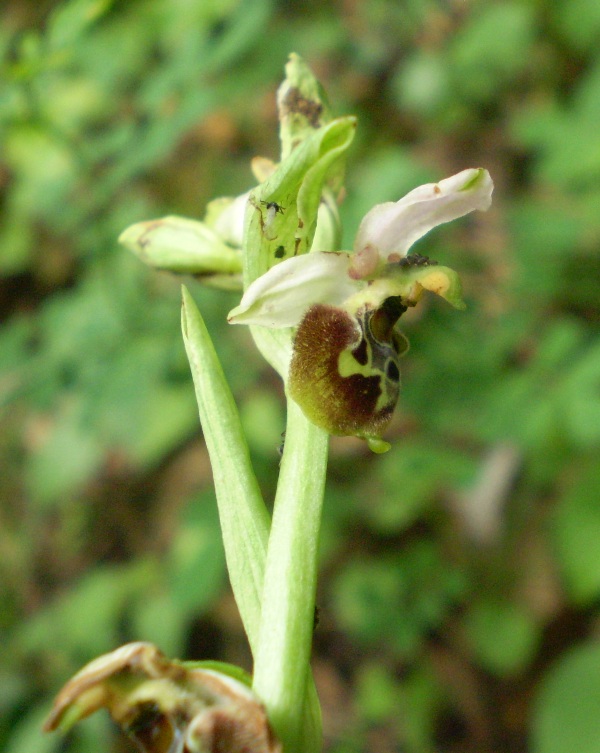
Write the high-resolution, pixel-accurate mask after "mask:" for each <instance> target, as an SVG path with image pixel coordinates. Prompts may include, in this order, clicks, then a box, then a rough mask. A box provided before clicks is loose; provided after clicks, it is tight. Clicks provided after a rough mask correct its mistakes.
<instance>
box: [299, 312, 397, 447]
mask: <svg viewBox="0 0 600 753" xmlns="http://www.w3.org/2000/svg"><path fill="white" fill-rule="evenodd" d="M388 309H389V311H388V310H387V309H386V307H384V306H382V307H381V308H380V309H378V310H369V309H365V310H363V311H360V312H357V314H356V316H355V317H353V316H350V314H349V313H348V312H346V311H344V310H343V309H340V308H337V307H335V306H328V305H326V304H317V305H315V306H312V307H311V308H310V309H309V310H308V312H307V314H306V316H305V317H304V319H303V320H302V322H301V323H300V326H299V327H298V331H297V333H296V339H295V341H294V351H293V356H292V362H291V365H290V373H289V389H290V395H291V397H292V398H293V399H294V400H295V401H296V402H297V403H298V404H299V405H300V407H301V408H302V410H303V411H304V413H305V414H306V415H307V416H308V418H309V419H310V420H311V421H313V423H315V424H317V425H318V426H321V427H322V428H324V429H325V430H327V431H328V432H329V433H331V434H338V435H356V436H364V437H379V436H380V435H381V433H382V432H383V431H384V429H385V428H386V426H387V425H388V423H389V422H390V420H391V417H392V414H393V411H394V407H395V405H396V402H397V400H398V394H399V384H400V370H399V365H398V358H399V356H400V355H401V349H404V348H403V345H404V344H403V341H402V339H401V338H400V337H399V336H397V333H395V332H394V330H393V325H394V324H395V322H396V320H397V319H398V317H399V315H400V314H401V313H402V312H403V311H404V310H405V309H404V307H402V306H399V307H394V306H392V305H390V306H389V307H388Z"/></svg>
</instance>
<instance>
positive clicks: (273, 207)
mask: <svg viewBox="0 0 600 753" xmlns="http://www.w3.org/2000/svg"><path fill="white" fill-rule="evenodd" d="M260 203H261V204H264V205H265V206H266V207H267V212H271V213H272V214H274V215H275V214H283V213H284V212H285V209H284V207H282V206H281V204H278V203H277V202H276V201H261V202H260Z"/></svg>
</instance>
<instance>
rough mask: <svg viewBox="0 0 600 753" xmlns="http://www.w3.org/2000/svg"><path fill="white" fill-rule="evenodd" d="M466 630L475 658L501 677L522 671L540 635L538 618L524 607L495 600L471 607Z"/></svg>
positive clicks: (486, 600)
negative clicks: (536, 619)
mask: <svg viewBox="0 0 600 753" xmlns="http://www.w3.org/2000/svg"><path fill="white" fill-rule="evenodd" d="M465 630H466V634H467V637H468V639H469V641H470V644H471V648H472V650H473V655H474V658H475V659H476V660H477V661H478V662H480V664H481V665H482V666H483V667H484V668H485V669H487V670H488V671H490V672H492V673H493V674H496V675H499V676H500V677H506V676H510V675H514V674H517V673H519V672H522V671H523V670H524V669H525V667H526V666H527V664H528V663H529V662H530V661H531V659H532V657H533V655H534V653H535V650H536V649H537V647H538V642H539V638H540V635H539V628H538V625H537V624H536V621H535V620H534V619H533V617H532V616H531V615H529V614H528V613H527V612H526V611H525V610H524V609H522V608H520V607H519V606H518V605H516V604H512V603H510V602H504V603H503V602H500V601H498V600H493V599H481V600H479V601H477V602H475V603H474V604H473V605H472V606H471V608H470V609H469V612H468V613H467V615H466V618H465Z"/></svg>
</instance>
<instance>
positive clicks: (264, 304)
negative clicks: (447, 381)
mask: <svg viewBox="0 0 600 753" xmlns="http://www.w3.org/2000/svg"><path fill="white" fill-rule="evenodd" d="M492 190H493V183H492V180H491V178H490V176H489V173H488V172H487V170H484V169H483V168H475V169H468V170H463V171H462V172H460V173H458V174H457V175H453V176H452V177H450V178H446V179H445V180H442V181H440V182H439V183H428V184H426V185H423V186H420V187H418V188H416V189H414V190H413V191H411V192H410V193H408V194H407V195H406V196H405V197H404V198H402V199H400V201H397V202H395V203H394V202H388V203H385V204H378V205H377V206H375V207H374V208H373V209H371V211H369V212H368V213H367V214H366V215H365V217H364V218H363V220H362V222H361V223H360V226H359V228H358V233H357V235H356V240H355V242H354V250H353V252H352V253H349V252H321V251H315V250H312V251H311V252H310V253H308V254H304V255H301V256H294V257H291V258H289V259H286V260H285V261H282V262H281V263H279V264H276V265H275V266H273V267H271V268H270V269H269V270H268V272H266V274H264V275H262V276H261V277H259V278H258V279H256V280H255V281H254V282H253V283H251V284H250V285H249V287H248V288H247V290H246V292H245V293H244V296H243V298H242V300H241V302H240V305H239V306H237V307H236V308H235V309H233V311H231V312H230V314H229V322H230V323H232V324H249V325H261V326H263V327H269V328H282V327H297V330H296V334H295V340H294V348H293V353H292V357H291V362H290V365H289V373H288V379H287V388H288V392H289V394H290V396H291V397H292V398H293V399H294V400H295V401H296V402H297V403H298V404H299V405H300V407H301V408H302V410H303V411H304V413H305V415H306V416H307V417H308V418H309V419H310V420H311V421H312V422H313V423H315V424H316V425H317V426H320V427H322V428H324V429H326V430H327V431H328V432H329V433H331V434H341V435H356V436H359V437H363V438H365V439H367V440H371V441H370V444H371V445H372V447H373V448H374V449H376V448H377V442H378V441H380V440H379V438H380V436H381V433H382V431H383V430H384V429H385V428H386V426H387V425H388V423H389V421H390V419H391V416H392V413H393V410H394V407H395V405H396V402H397V399H398V394H399V384H400V369H399V357H400V356H401V355H402V354H403V353H404V352H405V351H406V349H407V342H406V339H405V338H404V336H403V335H402V334H401V333H400V332H398V331H397V330H396V329H395V325H396V323H397V321H398V319H399V318H400V316H401V315H402V314H403V313H404V312H405V311H406V309H407V308H408V307H410V306H415V305H416V304H417V302H418V301H419V299H420V298H421V296H422V294H423V291H424V290H429V291H431V292H433V293H436V294H437V295H439V296H441V297H442V298H445V299H446V300H447V301H448V302H449V303H451V304H452V305H453V306H455V307H456V308H464V303H463V302H462V298H461V285H460V280H459V278H458V275H457V274H456V273H455V272H454V271H453V270H451V269H449V268H448V267H442V266H438V265H437V263H436V262H432V261H430V260H429V259H427V258H426V257H423V256H421V255H419V254H412V255H411V256H408V255H407V254H408V251H409V249H410V248H411V246H412V245H413V244H414V243H415V242H416V241H417V240H418V239H419V238H421V237H423V236H424V235H425V234H426V233H427V232H429V230H431V229H432V228H434V227H436V226H437V225H441V224H443V223H445V222H450V221H451V220H454V219H457V218H459V217H462V216H464V215H466V214H468V213H469V212H472V211H474V210H475V209H480V210H486V209H488V207H489V206H490V204H491V195H492Z"/></svg>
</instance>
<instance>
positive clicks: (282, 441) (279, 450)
mask: <svg viewBox="0 0 600 753" xmlns="http://www.w3.org/2000/svg"><path fill="white" fill-rule="evenodd" d="M284 449H285V431H282V432H281V444H280V445H279V447H278V448H277V454H278V455H279V464H280V465H281V458H282V457H283V450H284Z"/></svg>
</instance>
